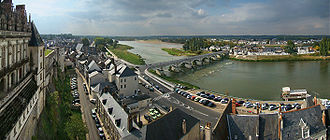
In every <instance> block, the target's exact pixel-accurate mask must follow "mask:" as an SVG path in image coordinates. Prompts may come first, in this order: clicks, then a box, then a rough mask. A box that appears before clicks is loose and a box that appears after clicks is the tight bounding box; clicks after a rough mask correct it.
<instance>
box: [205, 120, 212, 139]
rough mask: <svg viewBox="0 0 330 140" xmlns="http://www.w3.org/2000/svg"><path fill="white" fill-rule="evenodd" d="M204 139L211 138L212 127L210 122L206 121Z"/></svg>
mask: <svg viewBox="0 0 330 140" xmlns="http://www.w3.org/2000/svg"><path fill="white" fill-rule="evenodd" d="M204 132H205V140H211V139H212V129H211V123H209V122H208V123H206V125H205V129H204Z"/></svg>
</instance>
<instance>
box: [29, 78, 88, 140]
mask: <svg viewBox="0 0 330 140" xmlns="http://www.w3.org/2000/svg"><path fill="white" fill-rule="evenodd" d="M68 75H69V74H68V73H60V72H59V77H58V80H57V81H56V80H53V81H55V87H56V91H55V92H53V93H47V95H46V105H45V108H44V110H43V112H42V113H41V116H40V120H39V122H38V124H37V125H38V126H37V130H36V135H35V136H33V137H32V138H33V139H50V140H53V139H54V140H55V139H76V137H73V136H72V133H74V134H77V135H78V137H79V139H81V140H84V139H86V133H87V128H86V127H85V124H84V123H83V121H82V118H81V115H82V113H81V112H80V110H75V109H73V108H72V107H71V102H72V100H73V97H72V94H71V93H70V92H71V89H70V78H69V76H68ZM71 116H75V117H76V118H78V119H76V120H78V121H75V122H72V121H71V119H70V118H71ZM73 123H74V124H73ZM68 124H71V125H68ZM68 126H70V128H72V126H80V128H79V129H76V130H72V129H70V128H69V127H68Z"/></svg>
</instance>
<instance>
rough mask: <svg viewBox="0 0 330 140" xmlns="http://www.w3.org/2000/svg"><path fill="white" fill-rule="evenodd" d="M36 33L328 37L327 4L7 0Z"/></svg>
mask: <svg viewBox="0 0 330 140" xmlns="http://www.w3.org/2000/svg"><path fill="white" fill-rule="evenodd" d="M13 2H14V4H15V5H16V4H26V9H27V12H28V13H31V15H32V19H33V20H34V22H35V23H36V25H37V27H38V29H39V32H40V33H42V34H49V33H52V34H54V33H56V34H58V33H72V34H76V35H121V36H144V35H232V34H233V35H241V34H243V35H246V34H322V35H324V34H327V35H329V34H330V27H329V26H330V16H329V15H330V6H329V5H330V3H329V0H13Z"/></svg>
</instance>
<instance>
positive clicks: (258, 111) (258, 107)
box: [257, 104, 260, 115]
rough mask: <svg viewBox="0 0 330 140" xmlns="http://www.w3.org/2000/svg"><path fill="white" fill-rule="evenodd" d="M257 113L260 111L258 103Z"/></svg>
mask: <svg viewBox="0 0 330 140" xmlns="http://www.w3.org/2000/svg"><path fill="white" fill-rule="evenodd" d="M259 113H260V106H259V104H258V105H257V115H259Z"/></svg>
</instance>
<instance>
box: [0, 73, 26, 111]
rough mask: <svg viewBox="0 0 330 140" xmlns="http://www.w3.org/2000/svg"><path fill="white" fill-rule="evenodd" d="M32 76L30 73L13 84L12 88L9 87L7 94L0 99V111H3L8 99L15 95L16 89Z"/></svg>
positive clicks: (23, 85) (21, 86)
mask: <svg viewBox="0 0 330 140" xmlns="http://www.w3.org/2000/svg"><path fill="white" fill-rule="evenodd" d="M32 76H33V74H32V73H30V74H28V75H27V76H26V77H25V78H24V79H23V80H21V81H19V82H18V84H17V85H16V86H15V85H14V86H13V88H11V89H9V92H8V94H6V96H5V97H4V98H3V99H1V100H0V112H2V111H3V109H4V108H5V106H6V105H8V104H7V103H8V102H10V100H12V99H13V98H15V97H16V96H17V93H18V91H20V90H21V89H22V88H23V87H25V85H26V84H27V83H28V82H29V81H31V79H32Z"/></svg>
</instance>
